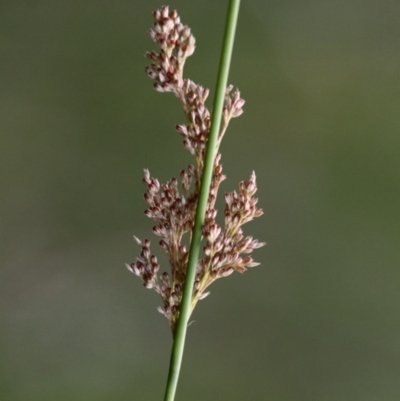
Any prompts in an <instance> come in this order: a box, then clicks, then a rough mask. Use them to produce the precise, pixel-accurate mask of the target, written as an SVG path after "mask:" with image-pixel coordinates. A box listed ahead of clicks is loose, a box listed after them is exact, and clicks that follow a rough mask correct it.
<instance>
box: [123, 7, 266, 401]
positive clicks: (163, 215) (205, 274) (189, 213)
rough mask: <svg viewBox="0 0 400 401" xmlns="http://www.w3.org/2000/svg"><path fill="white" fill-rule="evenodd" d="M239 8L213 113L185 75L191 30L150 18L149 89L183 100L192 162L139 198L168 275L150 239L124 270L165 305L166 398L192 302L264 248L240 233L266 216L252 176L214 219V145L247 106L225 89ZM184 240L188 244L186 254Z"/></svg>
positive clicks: (170, 15) (230, 21) (168, 19)
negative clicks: (169, 338)
mask: <svg viewBox="0 0 400 401" xmlns="http://www.w3.org/2000/svg"><path fill="white" fill-rule="evenodd" d="M238 10H239V1H237V0H231V2H230V5H229V9H228V17H227V24H226V29H225V36H224V42H223V50H222V55H221V61H220V69H219V75H218V81H217V88H216V95H215V99H214V105H213V112H212V113H211V112H210V111H209V109H208V108H207V106H206V100H207V98H208V95H209V90H208V89H207V88H204V87H203V86H201V85H199V84H196V83H194V82H193V81H192V80H190V79H187V78H184V76H183V71H184V66H185V62H186V60H187V58H188V57H189V56H191V55H192V54H193V52H194V50H195V38H194V36H193V35H192V32H191V30H190V28H189V27H188V26H186V25H184V24H182V22H181V20H180V17H179V15H178V13H177V12H176V11H171V10H170V9H169V8H168V7H167V6H164V7H162V8H161V9H159V10H157V11H155V12H154V13H153V16H154V24H153V27H152V28H151V29H150V31H149V34H150V37H151V38H152V39H153V41H154V42H155V43H156V44H157V45H158V46H159V48H160V49H159V51H151V52H148V53H147V54H146V56H147V58H148V59H149V60H150V62H151V64H150V66H148V67H147V68H146V72H147V75H148V76H149V77H150V78H151V79H152V80H153V81H154V89H156V90H157V91H159V92H172V93H173V94H174V95H175V97H176V98H177V99H178V100H179V102H180V103H181V105H182V109H183V113H184V115H185V118H186V120H185V122H184V123H181V124H178V125H176V127H175V129H176V131H177V132H178V133H179V134H180V135H181V136H182V137H183V145H184V147H185V149H186V150H188V151H189V152H190V154H191V155H192V156H193V159H194V161H193V164H191V165H189V166H188V167H187V168H185V169H183V170H182V171H181V172H180V174H179V176H178V178H175V177H174V178H171V179H170V180H169V181H167V182H166V183H165V184H160V182H159V181H158V180H157V179H156V178H155V177H152V176H151V174H150V172H149V171H148V170H147V169H145V170H144V178H143V183H144V185H145V187H146V192H145V195H144V198H145V200H146V202H147V205H148V208H147V209H146V211H145V214H146V216H148V217H149V218H150V219H152V220H153V222H154V224H155V225H154V227H153V233H154V234H155V235H156V236H158V237H160V241H159V245H160V246H161V248H162V249H163V250H164V251H165V252H166V254H167V256H168V260H169V265H170V271H169V272H167V271H163V272H162V273H160V271H159V270H160V264H159V263H158V259H157V257H156V256H155V255H154V254H153V253H152V251H151V250H150V241H149V240H148V239H143V240H141V239H139V238H137V237H135V240H136V242H137V243H138V245H139V246H140V248H141V252H140V256H139V257H137V258H136V260H135V262H133V263H131V264H127V265H126V266H127V268H128V270H129V271H131V272H132V273H134V274H135V275H137V276H138V277H140V278H141V279H142V280H143V284H144V286H145V287H147V288H153V289H154V290H155V291H156V292H157V293H158V294H159V295H160V297H161V300H162V305H161V306H160V307H159V308H158V310H159V312H161V313H162V314H163V315H164V316H165V317H166V318H167V319H168V321H169V325H170V327H171V330H172V333H173V339H174V344H173V349H172V354H171V363H170V372H169V377H168V382H167V389H166V393H165V400H166V401H167V400H168V401H172V400H173V399H174V395H175V390H176V385H177V381H178V376H179V370H180V366H181V360H182V355H183V347H184V341H185V336H186V328H187V324H188V319H189V317H190V315H191V313H192V312H193V309H194V308H195V306H196V304H197V302H198V301H199V300H201V299H204V298H205V297H206V296H207V295H209V292H208V291H207V290H208V287H209V286H210V285H211V284H212V283H213V282H214V281H215V280H217V279H219V278H222V277H227V276H229V275H230V274H232V273H233V272H235V271H236V272H239V273H243V272H245V271H246V270H247V268H249V267H253V266H256V265H258V263H256V262H255V261H254V260H253V258H252V257H251V256H250V254H251V253H252V252H253V250H254V249H256V248H259V247H261V246H263V245H265V244H264V243H262V242H258V241H257V240H256V239H253V237H251V236H245V235H244V233H243V230H242V226H243V225H244V224H245V223H247V222H249V221H251V220H253V219H254V218H256V217H259V216H261V215H262V213H263V212H262V210H261V209H259V208H257V198H255V197H254V194H255V192H256V190H257V186H256V175H255V173H254V172H252V173H251V175H250V178H249V179H248V180H247V181H242V182H240V183H239V188H238V190H237V191H232V192H229V193H227V194H225V208H224V224H223V225H222V226H221V225H219V224H218V223H217V222H216V216H217V210H216V209H215V202H216V199H217V195H218V189H219V186H220V184H221V182H222V181H223V180H225V178H226V177H225V175H224V174H223V173H222V165H221V154H220V152H219V146H220V143H221V140H222V139H223V137H224V135H225V133H226V130H227V127H228V125H229V123H230V121H231V119H233V118H236V117H239V116H240V115H241V114H242V113H243V105H244V100H243V99H242V98H241V96H240V92H239V91H238V90H234V89H233V87H232V86H227V78H228V71H229V64H230V59H231V54H232V48H233V39H234V32H235V28H236V21H237V16H238ZM184 242H185V243H189V244H190V246H189V249H187V247H186V246H185V245H184ZM200 250H202V253H201V254H200Z"/></svg>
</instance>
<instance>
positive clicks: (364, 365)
mask: <svg viewBox="0 0 400 401" xmlns="http://www.w3.org/2000/svg"><path fill="white" fill-rule="evenodd" d="M161 5H162V3H159V2H157V1H153V0H148V1H146V2H145V1H135V0H130V1H128V0H115V1H103V0H100V1H99V0H97V1H78V0H71V1H61V0H51V1H50V0H47V1H46V0H31V1H29V0H26V1H22V0H18V1H11V0H3V1H2V2H1V4H0V20H1V23H0V26H1V28H0V54H1V62H0V83H1V91H0V116H1V124H0V125H1V134H0V154H1V157H0V185H1V197H0V202H1V203H0V208H1V210H0V219H1V221H0V224H1V232H0V236H1V241H0V244H1V245H0V249H1V252H0V258H1V268H0V269H1V270H0V355H1V357H0V399H1V400H4V401H22V400H23V401H36V400H37V401H48V400H59V401H70V400H76V401H80V400H82V401H83V400H84V401H92V400H93V401H108V400H113V401H114V400H119V401H124V400H127V401H128V400H130V401H132V400H135V401H136V400H138V401H139V400H155V401H156V400H161V399H162V397H163V392H164V386H165V381H166V376H167V369H168V362H169V353H170V347H171V334H170V331H169V327H168V324H167V321H166V320H165V319H164V318H163V317H162V316H161V315H160V314H159V313H158V312H157V311H156V307H157V306H158V305H159V303H160V302H159V299H158V296H157V294H156V293H155V292H154V291H149V290H146V289H145V288H143V286H142V284H141V282H140V280H139V279H137V278H136V277H135V276H133V275H131V274H129V273H128V271H127V270H126V269H125V267H124V263H125V262H130V261H133V260H134V258H135V257H136V256H137V254H138V247H137V245H136V244H135V243H134V241H133V239H132V235H133V234H136V235H137V236H139V237H141V238H143V237H149V238H151V239H153V240H154V239H155V238H154V237H153V236H152V234H151V231H150V230H151V221H150V220H148V219H146V218H145V216H144V215H143V210H144V209H145V202H144V201H143V197H142V194H143V192H144V188H143V185H142V183H141V178H142V169H143V168H144V167H148V168H149V169H150V171H151V172H152V174H153V175H154V176H156V177H158V178H159V179H160V180H162V181H164V180H166V179H168V178H170V177H171V176H173V175H176V174H177V173H178V172H179V171H180V169H181V168H183V167H184V166H185V165H187V163H188V162H189V161H190V157H189V156H188V154H187V152H186V151H185V150H184V149H183V147H182V146H181V138H180V137H179V135H178V134H177V133H175V131H174V125H175V124H176V123H179V122H182V118H183V117H182V113H181V110H180V107H179V104H178V102H177V101H176V99H175V98H174V97H173V96H172V95H171V94H159V93H157V92H155V91H153V90H152V87H151V81H150V79H148V78H147V77H146V75H145V73H144V67H145V66H146V64H147V61H146V59H145V58H144V53H145V51H146V50H151V49H155V47H154V44H153V43H152V42H151V40H150V39H149V38H148V36H147V30H148V28H149V27H150V26H151V24H152V16H151V12H152V11H153V10H154V9H156V8H158V7H160V6H161ZM170 6H171V7H172V8H176V9H178V11H179V13H180V15H181V16H182V20H183V22H184V23H186V24H188V25H189V26H190V27H191V28H192V30H193V32H194V35H195V37H196V39H197V51H196V53H195V54H194V56H193V57H192V58H190V59H189V60H188V63H187V68H186V76H187V77H190V78H191V79H193V80H194V81H195V82H199V83H201V84H203V85H205V86H207V87H210V88H214V85H215V79H216V72H217V66H218V59H219V51H220V46H221V41H222V32H223V26H224V19H225V13H226V6H227V2H226V1H223V2H222V1H221V2H216V1H211V0H208V1H197V2H195V1H185V0H180V1H171V2H170ZM399 19H400V3H399V2H398V1H397V0H381V1H376V0H365V1H359V0H346V1H345V0H334V1H328V0H304V1H294V0H283V1H272V0H268V1H266V0H262V1H261V0H259V1H256V0H252V1H243V4H242V7H241V13H240V21H239V25H238V31H237V39H236V43H235V51H234V57H233V63H232V69H231V75H230V82H231V83H233V84H234V85H235V86H238V87H239V88H240V90H241V92H242V95H243V97H244V98H245V99H246V101H247V102H246V105H245V113H244V114H243V116H242V117H240V118H238V119H236V120H233V121H232V123H231V126H230V129H229V131H228V134H227V135H226V137H225V139H224V143H223V146H222V153H223V165H224V170H225V173H226V174H227V176H228V179H227V180H226V181H225V182H224V183H223V187H222V190H223V191H228V190H231V189H233V188H236V187H237V183H238V181H239V180H242V179H246V178H247V177H248V176H249V174H250V173H251V171H252V170H253V169H254V170H255V171H256V172H257V177H258V185H259V192H258V195H259V198H260V205H261V207H262V208H263V209H264V211H265V214H264V216H263V217H262V218H260V219H258V220H257V221H254V222H252V223H250V224H249V225H248V226H247V227H245V229H246V230H245V232H246V233H249V234H252V235H254V236H255V237H256V238H259V239H260V240H262V241H266V242H267V243H268V245H267V246H266V247H264V248H262V249H260V250H258V251H257V252H256V253H255V258H256V259H257V260H258V261H260V262H261V266H259V267H257V268H254V269H252V270H250V271H248V272H247V273H246V274H244V275H239V274H235V275H232V276H230V277H229V278H228V279H224V280H220V281H218V282H217V283H215V284H214V285H213V287H211V292H212V294H211V296H210V297H209V298H207V299H206V300H204V301H202V302H201V303H200V304H199V305H198V307H197V309H196V311H195V313H194V316H193V320H194V321H195V322H194V323H193V324H192V325H191V326H190V329H189V331H188V339H187V345H186V352H185V358H184V363H183V370H182V375H181V379H180V384H179V389H178V395H177V400H190V401H200V400H230V401H234V400H273V401H314V400H315V401H343V400H351V401H358V400H360V401H361V400H362V401H376V400H379V401H398V400H399V399H400V380H399V375H400V337H399V329H400V324H399V318H400V270H399V262H400V244H399V242H400V241H399V240H400V227H399V221H400V212H399V200H400V158H399V151H400V135H399V130H400V113H399V106H400V73H399V70H400V52H399V41H400V25H399ZM154 249H156V248H154ZM159 254H160V255H161V252H159ZM164 260H165V259H164ZM164 266H165V265H164ZM165 267H167V266H165Z"/></svg>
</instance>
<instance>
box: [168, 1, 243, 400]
mask: <svg viewBox="0 0 400 401" xmlns="http://www.w3.org/2000/svg"><path fill="white" fill-rule="evenodd" d="M239 5H240V0H230V1H229V6H228V13H227V19H226V25H225V33H224V39H223V44H222V51H221V58H220V64H219V71H218V78H217V84H216V91H215V97H214V104H213V111H212V116H211V128H210V134H209V138H208V141H207V148H206V154H205V161H204V169H203V174H202V179H201V186H200V194H199V199H198V203H197V209H196V218H195V223H194V227H193V232H192V241H191V244H190V251H189V261H188V266H187V272H186V280H185V285H184V287H183V295H182V302H181V308H180V313H179V318H178V321H177V325H176V329H175V333H174V342H173V345H172V351H171V359H170V366H169V373H168V380H167V386H166V390H165V396H164V401H174V399H175V393H176V387H177V384H178V379H179V372H180V369H181V365H182V357H183V351H184V346H185V338H186V330H187V325H188V320H189V317H190V313H191V302H192V292H193V284H194V281H195V277H196V266H197V263H198V259H199V252H200V246H201V239H202V227H203V224H204V217H205V212H206V207H207V200H208V196H209V191H210V184H211V179H212V172H213V166H214V160H215V156H216V152H217V147H218V134H219V131H220V127H221V116H222V110H223V105H224V99H225V91H226V87H227V83H228V75H229V67H230V62H231V58H232V50H233V43H234V38H235V31H236V25H237V20H238V15H239Z"/></svg>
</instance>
